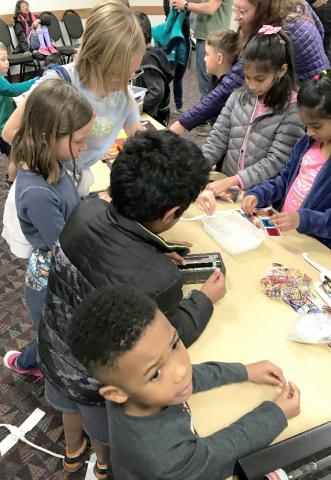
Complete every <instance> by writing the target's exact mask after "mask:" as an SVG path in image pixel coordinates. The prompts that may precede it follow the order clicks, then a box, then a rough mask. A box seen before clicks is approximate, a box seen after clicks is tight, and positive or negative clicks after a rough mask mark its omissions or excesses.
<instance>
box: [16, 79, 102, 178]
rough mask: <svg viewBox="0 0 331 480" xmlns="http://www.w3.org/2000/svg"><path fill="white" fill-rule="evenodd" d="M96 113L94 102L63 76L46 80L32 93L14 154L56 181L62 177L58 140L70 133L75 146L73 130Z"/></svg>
mask: <svg viewBox="0 0 331 480" xmlns="http://www.w3.org/2000/svg"><path fill="white" fill-rule="evenodd" d="M92 116H93V109H92V107H91V105H90V103H89V102H88V100H87V99H86V98H85V97H84V96H83V95H82V94H81V93H80V92H79V91H78V90H77V89H76V88H75V87H73V86H72V85H71V84H70V83H68V82H65V81H64V80H60V79H50V80H46V81H44V82H42V83H41V84H40V85H38V87H37V88H35V89H34V90H33V92H32V93H31V95H29V97H28V99H27V102H26V105H25V109H24V113H23V117H22V121H21V125H20V127H19V129H18V131H17V133H16V135H15V137H14V140H13V147H12V151H11V156H12V159H13V161H14V162H15V165H16V166H17V167H19V166H21V165H22V164H23V163H26V164H27V166H28V167H29V169H30V170H32V171H33V172H35V173H38V174H40V175H42V176H43V177H44V179H45V180H46V181H47V182H48V183H49V184H56V183H57V182H58V181H59V178H60V164H59V162H58V160H57V158H56V142H57V141H58V140H59V139H60V138H62V137H65V136H66V135H69V145H71V140H72V135H73V133H74V132H76V131H77V130H79V129H81V128H83V127H84V126H85V125H86V124H87V123H88V122H89V121H90V120H91V119H92ZM73 160H74V159H73Z"/></svg>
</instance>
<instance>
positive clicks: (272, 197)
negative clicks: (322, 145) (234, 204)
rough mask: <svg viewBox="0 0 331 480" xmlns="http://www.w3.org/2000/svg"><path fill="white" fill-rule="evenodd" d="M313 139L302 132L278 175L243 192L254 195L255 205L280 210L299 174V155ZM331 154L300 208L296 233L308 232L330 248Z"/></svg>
mask: <svg viewBox="0 0 331 480" xmlns="http://www.w3.org/2000/svg"><path fill="white" fill-rule="evenodd" d="M313 142H314V139H312V138H311V137H308V135H305V136H304V137H302V138H300V140H298V142H297V143H296V145H295V147H294V148H293V151H292V154H291V156H290V159H289V161H288V162H287V164H286V166H285V167H284V168H283V170H282V171H281V172H280V174H279V175H278V176H277V177H275V178H273V179H271V180H266V181H265V182H263V183H261V184H260V185H257V186H256V187H254V188H252V189H251V190H248V191H247V192H246V194H245V196H246V195H255V196H256V197H257V199H258V207H264V206H266V205H270V204H273V205H274V206H275V207H276V208H278V209H281V208H282V206H283V204H284V202H285V199H286V196H287V194H288V192H289V190H290V188H291V185H292V183H293V182H294V180H295V179H296V177H297V176H298V173H299V170H300V166H301V162H302V158H303V156H304V155H305V153H306V152H307V151H308V150H309V148H310V147H311V145H312V143H313ZM330 178H331V157H330V158H329V159H328V161H327V162H326V163H325V164H324V165H323V167H322V168H321V170H320V171H319V173H318V175H317V177H316V178H315V181H314V183H313V185H312V187H311V190H310V192H309V194H308V195H307V197H306V198H305V199H304V201H303V203H302V205H301V207H300V209H299V215H300V224H299V227H298V229H297V230H298V232H299V233H304V234H306V235H311V236H312V237H315V238H317V240H319V241H320V242H322V243H324V244H325V245H326V246H327V247H329V248H331V188H330Z"/></svg>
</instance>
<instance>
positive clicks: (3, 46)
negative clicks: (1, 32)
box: [0, 42, 7, 52]
mask: <svg viewBox="0 0 331 480" xmlns="http://www.w3.org/2000/svg"><path fill="white" fill-rule="evenodd" d="M0 51H2V52H7V48H6V45H4V44H3V43H2V42H0Z"/></svg>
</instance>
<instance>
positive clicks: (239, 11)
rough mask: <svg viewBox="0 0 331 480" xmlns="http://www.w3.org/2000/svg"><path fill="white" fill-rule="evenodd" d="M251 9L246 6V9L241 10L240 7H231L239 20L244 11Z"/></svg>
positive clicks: (242, 16) (244, 13)
mask: <svg viewBox="0 0 331 480" xmlns="http://www.w3.org/2000/svg"><path fill="white" fill-rule="evenodd" d="M250 9H251V7H248V8H246V10H242V9H241V8H237V7H232V11H233V12H234V13H235V15H238V18H239V20H242V19H243V18H244V16H245V15H246V13H247V12H248V11H249V10H250Z"/></svg>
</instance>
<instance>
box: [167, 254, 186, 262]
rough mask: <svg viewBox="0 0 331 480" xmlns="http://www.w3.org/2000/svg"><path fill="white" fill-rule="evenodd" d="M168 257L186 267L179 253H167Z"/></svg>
mask: <svg viewBox="0 0 331 480" xmlns="http://www.w3.org/2000/svg"><path fill="white" fill-rule="evenodd" d="M164 255H166V256H167V257H169V258H170V259H171V260H173V261H174V262H175V263H177V264H178V265H186V262H185V260H184V258H183V257H181V256H180V255H179V253H177V252H171V253H165V254H164Z"/></svg>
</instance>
